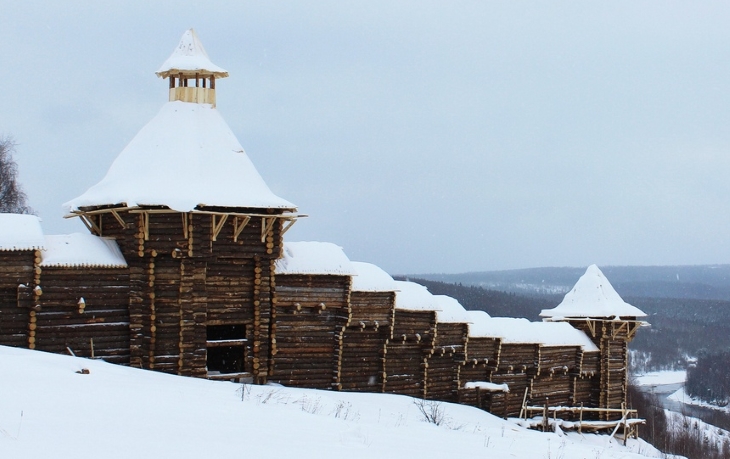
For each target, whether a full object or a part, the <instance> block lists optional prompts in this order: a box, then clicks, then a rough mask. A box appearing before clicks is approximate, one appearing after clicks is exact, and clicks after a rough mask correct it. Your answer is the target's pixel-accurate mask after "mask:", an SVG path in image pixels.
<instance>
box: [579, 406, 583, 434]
mask: <svg viewBox="0 0 730 459" xmlns="http://www.w3.org/2000/svg"><path fill="white" fill-rule="evenodd" d="M578 433H583V402H580V411H579V414H578Z"/></svg>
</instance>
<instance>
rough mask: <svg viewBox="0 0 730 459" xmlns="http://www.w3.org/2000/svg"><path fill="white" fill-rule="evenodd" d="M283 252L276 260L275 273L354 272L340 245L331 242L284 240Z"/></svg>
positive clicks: (342, 273) (348, 273)
mask: <svg viewBox="0 0 730 459" xmlns="http://www.w3.org/2000/svg"><path fill="white" fill-rule="evenodd" d="M283 252H284V256H283V257H282V258H279V259H278V260H276V274H329V275H337V276H352V275H354V274H355V268H354V267H353V266H352V262H350V259H349V258H347V255H345V252H343V251H342V247H340V246H337V245H335V244H332V243H331V242H285V243H284V250H283Z"/></svg>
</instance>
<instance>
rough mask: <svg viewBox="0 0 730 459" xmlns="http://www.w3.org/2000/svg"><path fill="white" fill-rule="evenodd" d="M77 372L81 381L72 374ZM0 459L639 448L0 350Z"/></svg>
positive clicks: (375, 400)
mask: <svg viewBox="0 0 730 459" xmlns="http://www.w3.org/2000/svg"><path fill="white" fill-rule="evenodd" d="M84 370H88V374H84V373H85V371H84ZM0 375H2V376H1V377H0V457H2V458H14V457H22V458H24V459H32V458H44V459H45V458H48V457H73V458H87V457H88V458H92V457H93V458H100V457H103V458H125V459H127V458H129V457H178V458H187V457H196V458H200V457H234V456H235V457H243V456H244V455H245V456H247V457H271V458H285V457H298V458H302V459H306V458H310V457H311V458H317V459H322V458H342V457H347V458H353V459H355V458H373V457H383V458H401V457H402V458H407V457H419V458H430V457H434V458H436V457H438V458H444V457H459V456H463V457H469V456H471V457H499V458H524V459H534V458H543V457H561V458H564V459H578V458H586V457H589V458H638V457H659V456H660V454H659V453H658V452H657V451H656V450H655V449H654V448H652V447H651V446H650V445H647V444H646V443H644V442H642V441H635V440H631V441H629V446H628V447H623V446H622V445H621V444H620V443H619V442H617V441H613V440H609V437H607V436H597V435H579V434H577V433H571V434H568V435H564V436H560V435H558V434H554V433H539V432H535V431H530V430H525V429H523V428H522V427H520V426H518V425H515V424H513V423H511V422H508V421H504V420H502V419H499V418H496V417H494V416H491V415H490V414H488V413H485V412H483V411H481V410H478V409H475V408H471V407H467V406H461V405H455V404H447V403H443V404H441V405H440V406H439V408H441V409H442V410H443V418H444V422H443V423H442V424H441V425H439V426H436V425H434V424H430V423H427V422H425V421H424V420H423V416H422V415H421V414H420V412H419V409H418V407H417V406H416V405H415V404H414V402H413V399H412V398H409V397H404V396H397V395H385V394H354V393H342V392H327V391H316V390H306V389H291V388H284V387H280V386H271V385H270V386H251V385H245V386H243V385H240V384H233V383H228V382H214V381H206V380H199V379H193V378H185V377H178V376H172V375H166V374H162V373H156V372H151V371H144V370H137V369H133V368H127V367H122V366H116V365H111V364H107V363H105V362H102V361H93V360H87V359H80V358H75V357H70V356H64V355H55V354H47V353H43V352H38V351H29V350H24V349H15V348H8V347H2V346H0Z"/></svg>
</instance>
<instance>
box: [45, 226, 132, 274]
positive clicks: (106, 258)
mask: <svg viewBox="0 0 730 459" xmlns="http://www.w3.org/2000/svg"><path fill="white" fill-rule="evenodd" d="M41 253H42V255H41V259H42V261H41V266H46V267H48V266H66V267H75V266H83V267H103V268H126V267H127V262H126V261H125V260H124V256H123V255H122V252H121V251H120V250H119V246H117V243H116V241H114V240H113V239H109V238H101V237H98V236H94V235H93V234H87V233H73V234H62V235H54V236H46V249H45V250H44V251H43V252H41Z"/></svg>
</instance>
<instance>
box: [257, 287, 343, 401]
mask: <svg viewBox="0 0 730 459" xmlns="http://www.w3.org/2000/svg"><path fill="white" fill-rule="evenodd" d="M349 293H350V277H349V276H337V275H313V274H312V275H302V274H294V275H282V274H279V275H277V277H276V303H275V316H276V343H275V344H276V350H275V355H274V358H273V360H274V365H273V372H272V374H271V375H270V379H271V380H273V381H276V382H279V383H281V384H284V385H287V386H293V387H309V388H314V389H333V388H334V389H339V388H340V386H339V384H340V379H341V356H342V344H343V333H344V330H345V327H346V326H347V323H348V321H349V320H350V304H349V303H350V302H349Z"/></svg>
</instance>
